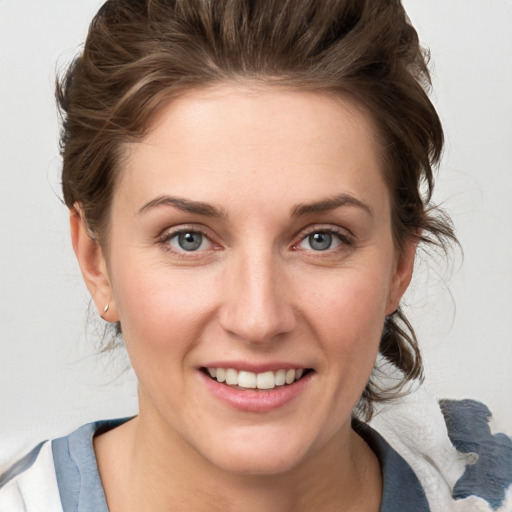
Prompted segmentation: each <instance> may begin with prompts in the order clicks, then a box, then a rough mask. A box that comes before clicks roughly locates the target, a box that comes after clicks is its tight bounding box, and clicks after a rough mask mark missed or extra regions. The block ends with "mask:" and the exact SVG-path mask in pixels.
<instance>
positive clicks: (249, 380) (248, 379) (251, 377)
mask: <svg viewBox="0 0 512 512" xmlns="http://www.w3.org/2000/svg"><path fill="white" fill-rule="evenodd" d="M258 377H259V375H258ZM256 380H257V379H256V374H255V373H252V372H240V373H239V374H238V385H239V386H240V387H241V388H253V389H254V388H255V387H256V384H257V382H256ZM258 387H259V386H258Z"/></svg>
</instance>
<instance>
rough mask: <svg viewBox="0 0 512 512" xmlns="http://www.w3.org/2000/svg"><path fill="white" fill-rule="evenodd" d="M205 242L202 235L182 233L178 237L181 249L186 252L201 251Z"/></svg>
mask: <svg viewBox="0 0 512 512" xmlns="http://www.w3.org/2000/svg"><path fill="white" fill-rule="evenodd" d="M202 241H203V235H202V234H201V233H181V234H180V235H179V237H178V243H179V245H180V247H181V248H182V249H183V250H185V251H195V250H196V249H199V247H200V246H201V243H202Z"/></svg>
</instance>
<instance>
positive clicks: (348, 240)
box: [157, 226, 354, 258]
mask: <svg viewBox="0 0 512 512" xmlns="http://www.w3.org/2000/svg"><path fill="white" fill-rule="evenodd" d="M185 233H199V234H200V235H202V236H203V237H204V238H206V239H207V240H208V242H209V243H210V244H211V245H212V246H213V247H214V250H215V248H219V247H220V246H218V245H216V244H215V242H214V241H213V240H212V236H211V234H210V233H209V232H207V230H205V229H202V228H201V227H200V226H185V227H180V228H177V229H176V230H173V231H168V232H166V233H164V234H163V235H162V236H160V237H159V238H158V240H157V241H158V243H159V244H160V245H162V247H163V248H164V250H166V251H169V252H172V253H173V254H175V255H177V256H178V257H181V258H193V257H198V255H199V254H201V253H204V252H205V251H206V250H209V249H203V250H195V251H187V250H185V249H181V250H179V249H176V248H174V247H172V246H171V245H170V243H169V242H170V241H171V240H172V239H174V238H176V237H178V236H179V235H182V234H185ZM320 233H322V234H329V235H331V236H334V237H336V238H337V239H338V241H339V246H337V247H335V248H332V249H331V248H328V249H325V250H314V249H309V251H310V252H312V253H318V255H321V254H322V253H323V254H325V255H328V254H332V253H334V252H338V251H342V250H347V249H349V248H351V247H352V246H353V245H354V240H353V237H352V236H351V235H348V234H347V233H346V232H344V231H342V230H340V229H335V228H333V227H321V226H320V227H319V226H314V227H311V228H310V229H307V230H305V231H302V232H300V233H299V235H298V236H299V237H300V238H299V241H298V242H296V243H294V244H293V245H292V250H294V251H299V250H301V249H300V247H299V245H300V244H301V243H303V242H304V241H305V240H307V239H308V237H310V236H311V235H314V234H320ZM210 249H211V248H210ZM306 251H308V249H306Z"/></svg>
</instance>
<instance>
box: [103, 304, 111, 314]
mask: <svg viewBox="0 0 512 512" xmlns="http://www.w3.org/2000/svg"><path fill="white" fill-rule="evenodd" d="M109 307H110V304H107V305H106V306H105V307H104V308H103V314H105V313H106V312H107V311H108V308H109Z"/></svg>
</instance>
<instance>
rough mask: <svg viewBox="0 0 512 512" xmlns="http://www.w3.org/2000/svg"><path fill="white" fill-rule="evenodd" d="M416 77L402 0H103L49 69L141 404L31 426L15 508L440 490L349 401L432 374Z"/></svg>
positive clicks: (70, 184)
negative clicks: (411, 291)
mask: <svg viewBox="0 0 512 512" xmlns="http://www.w3.org/2000/svg"><path fill="white" fill-rule="evenodd" d="M428 80H429V77H428V71H427V68H426V65H425V61H424V57H423V54H422V52H421V49H420V47H419V45H418V40H417V35H416V32H415V31H414V29H413V28H412V27H411V26H410V24H409V23H408V21H407V18H406V16H405V13H404V11H403V9H402V7H401V5H400V4H399V3H398V2H374V3H368V5H365V4H364V3H362V2H340V1H336V2H335V1H327V0H326V1H325V2H319V1H315V2H309V1H305V0H304V1H294V2H288V3H286V2H273V1H260V2H238V3H236V2H225V3H224V2H211V3H206V2H202V1H199V0H198V1H193V2H191V1H187V2H185V1H181V2H180V1H178V2H175V3H171V2H165V1H150V2H142V1H141V2H128V1H121V0H118V1H109V2H107V3H106V4H105V5H104V6H103V7H102V8H101V9H100V11H99V13H98V15H97V16H96V18H95V19H94V21H93V23H92V25H91V29H90V32H89V35H88V38H87V42H86V46H85V49H84V52H83V55H82V56H81V57H80V58H79V59H77V60H76V61H75V63H74V64H73V66H72V67H71V68H70V69H69V71H68V73H67V75H66V77H65V78H64V80H63V81H62V82H61V84H60V86H59V89H58V98H59V103H60V106H61V108H62V111H63V117H64V123H63V135H62V155H63V164H64V165H63V192H64V199H65V201H66V204H67V206H68V207H69V209H70V212H71V234H72V240H73V247H74V249H75V253H76V255H77V258H78V261H79V263H80V266H81V269H82V273H83V276H84V279H85V282H86V284H87V287H88V289H89V291H90V293H91V296H92V299H93V301H94V303H95V305H96V308H97V309H98V311H99V313H100V315H101V316H102V317H103V319H104V320H105V321H107V322H109V323H111V324H113V325H114V326H115V328H116V329H117V331H118V332H119V333H122V337H123V340H124V343H125V344H126V347H127V350H128V353H129V355H130V358H131V362H132V365H133V367H134V369H135V372H136V374H137V378H138V383H139V407H140V412H139V415H138V416H137V417H135V418H133V419H130V420H118V421H113V422H98V423H96V424H92V425H87V426H85V427H83V428H82V429H80V430H79V431H77V432H75V433H74V434H71V435H70V436H68V437H65V438H61V439H58V440H56V441H53V442H51V443H45V444H43V445H42V446H40V447H38V449H36V450H35V451H34V452H32V453H31V454H29V456H28V458H27V459H25V460H24V461H22V462H21V463H20V464H19V465H18V467H15V468H14V469H13V470H11V471H10V472H9V473H8V474H7V475H5V476H4V477H3V482H4V485H3V490H2V491H0V504H3V506H4V508H5V509H6V510H18V509H21V510H25V509H26V510H31V505H30V503H31V501H30V500H33V501H34V502H35V505H34V510H36V509H37V510H64V511H68V510H107V507H108V510H110V511H111V512H115V511H117V510H125V511H129V510H141V509H143V510H155V511H159V510H206V509H209V510H211V509H213V510H220V509H222V510H225V509H227V510H238V509H240V508H242V507H244V508H249V509H250V510H271V511H272V510H275V511H284V510H368V511H371V510H382V511H391V510H399V509H401V508H402V509H405V510H429V509H430V506H429V499H428V498H427V495H428V494H429V492H431V489H430V490H428V491H429V492H427V489H426V488H425V487H426V485H427V483H426V482H424V481H420V479H419V478H418V475H417V474H416V473H415V471H413V469H412V468H411V466H410V464H408V463H407V462H406V461H405V460H404V459H403V458H401V457H400V455H398V453H397V452H396V451H395V450H394V449H393V448H391V446H389V444H388V443H387V442H386V441H385V440H384V439H383V438H382V437H381V436H380V435H379V434H377V433H376V432H374V431H373V430H372V429H370V428H369V427H368V426H366V425H365V424H364V423H362V422H361V421H360V420H368V419H369V418H370V417H371V416H372V412H373V409H374V405H375V404H378V403H379V402H383V401H385V400H387V399H390V398H391V397H393V396H395V395H396V394H397V393H398V392H399V391H401V390H403V389H405V388H406V387H408V386H410V383H411V382H414V381H417V380H419V379H420V378H421V373H422V367H421V358H420V354H419V350H418V347H417V343H416V340H415V337H414V333H413V331H412V328H411V327H410V326H409V324H408V322H407V320H406V318H405V316H404V314H403V312H402V311H401V310H400V299H401V297H402V295H403V294H404V292H405V290H406V289H407V286H408V284H409V281H410V278H411V274H412V268H413V263H414V257H415V252H416V248H417V246H418V244H437V245H440V246H442V247H445V246H446V245H447V244H448V242H449V241H450V240H454V235H453V232H452V228H451V225H450V223H449V222H448V221H447V219H446V218H445V217H443V216H440V215H436V212H435V210H432V209H431V207H430V204H429V201H430V197H431V194H432V190H433V177H432V167H433V166H434V165H435V164H436V163H437V161H438V159H439V156H440V154H441V150H442V144H443V134H442V128H441V125H440V122H439V118H438V116H437V114H436V112H435V109H434V108H433V106H432V104H431V103H430V101H429V99H428V97H427V95H426V93H425V92H424V89H423V86H425V85H426V84H427V83H428ZM421 186H425V187H426V190H427V192H426V194H424V195H422V193H421V190H420V188H421ZM378 353H380V354H381V356H382V358H383V359H384V361H385V362H387V364H388V366H389V365H391V366H392V367H393V368H394V370H393V372H394V373H393V375H394V376H396V375H398V376H399V377H398V379H397V380H396V381H395V383H394V384H392V385H391V386H389V388H388V389H381V386H380V385H379V383H378V381H376V379H375V375H373V376H372V370H373V369H374V366H375V364H376V359H377V355H378ZM453 410H454V408H453V407H450V406H449V405H445V406H444V413H445V415H446V417H447V418H448V419H449V420H450V422H452V423H453V422H456V420H457V416H456V415H455V414H454V412H453ZM439 414H440V413H439ZM356 418H359V419H356ZM484 423H485V421H484ZM500 441H502V442H501V444H500V443H497V442H495V443H494V444H492V448H493V449H495V453H496V455H498V456H499V457H502V458H504V457H506V456H508V454H509V451H510V443H509V442H508V444H507V441H505V440H502V439H501V438H500ZM459 448H460V451H462V452H464V451H468V450H465V449H463V448H465V447H464V446H462V447H459ZM451 455H453V456H454V457H455V456H457V454H451ZM458 455H460V454H458ZM459 459H460V457H459ZM469 462H473V463H474V462H475V457H466V459H464V460H463V462H462V466H463V469H464V474H465V465H466V463H468V464H469ZM459 476H461V478H462V477H463V475H462V474H461V475H459ZM511 480H512V478H511ZM454 483H455V482H454ZM509 484H510V482H509V481H507V480H506V479H505V480H504V481H503V482H501V483H500V485H499V486H497V488H496V489H493V490H494V491H495V492H494V494H493V495H492V496H490V497H487V496H485V497H484V496H480V498H477V499H478V500H479V503H480V505H481V504H482V500H481V498H487V500H486V502H487V503H489V504H490V505H492V506H495V507H502V508H503V507H505V506H508V505H507V503H506V501H505V500H506V494H505V493H506V489H507V487H508V485H509ZM42 489H44V492H43V493H42V494H43V495H44V497H43V498H42V497H41V493H39V494H38V491H41V490H42ZM475 491H476V489H475ZM471 494H476V492H471ZM467 496H468V495H467V494H466V495H464V494H459V495H457V497H459V498H466V497H467ZM1 500H3V501H1ZM459 503H462V502H459ZM468 503H469V502H468V501H467V500H466V501H465V502H464V503H463V506H465V507H467V506H469V505H468ZM21 504H23V505H22V506H23V507H24V508H16V507H21ZM484 504H485V501H484ZM430 505H431V504H430ZM7 507H10V508H7ZM36 507H39V508H36ZM44 507H46V508H44ZM466 509H467V508H465V509H464V510H466ZM2 510H3V509H2Z"/></svg>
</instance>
